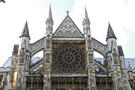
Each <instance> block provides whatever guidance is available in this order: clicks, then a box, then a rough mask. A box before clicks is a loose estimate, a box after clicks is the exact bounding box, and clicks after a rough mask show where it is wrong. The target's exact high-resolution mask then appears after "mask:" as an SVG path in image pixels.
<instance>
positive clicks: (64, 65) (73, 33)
mask: <svg viewBox="0 0 135 90" xmlns="http://www.w3.org/2000/svg"><path fill="white" fill-rule="evenodd" d="M53 24H54V23H53V18H52V11H51V6H50V7H49V15H48V18H47V20H46V33H45V36H43V37H42V38H41V39H39V40H37V41H36V42H34V43H30V35H29V29H28V24H27V22H26V24H25V26H24V29H23V31H22V34H21V36H20V39H21V43H20V44H19V45H18V44H15V45H14V48H13V53H12V62H11V63H12V64H11V66H10V67H8V68H3V67H2V68H0V80H1V87H0V89H1V90H135V70H134V71H133V70H132V68H131V66H130V64H129V65H128V68H126V66H125V58H124V54H123V50H122V46H119V45H117V38H116V36H115V34H114V32H113V29H112V27H111V25H110V24H109V25H108V32H107V38H106V41H107V44H103V43H101V42H99V41H98V40H96V39H95V38H93V37H92V35H91V29H90V20H89V17H88V13H87V10H86V8H85V15H84V19H83V23H82V25H83V34H82V32H81V31H80V30H79V29H78V27H77V26H76V24H75V23H74V22H73V20H72V19H71V18H70V16H69V12H68V11H67V15H66V17H65V19H64V20H63V21H62V23H61V24H60V25H59V27H58V28H57V29H56V30H55V32H54V33H53ZM40 51H43V57H42V58H41V59H40V60H38V61H36V62H33V61H32V57H33V56H34V55H35V54H37V53H39V52H40ZM94 52H97V53H99V54H101V55H102V56H103V58H104V61H103V62H104V63H101V62H100V61H97V60H96V59H95V58H94Z"/></svg>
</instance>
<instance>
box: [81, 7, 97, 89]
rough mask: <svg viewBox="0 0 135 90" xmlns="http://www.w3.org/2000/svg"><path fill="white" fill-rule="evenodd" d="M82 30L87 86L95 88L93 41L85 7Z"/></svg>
mask: <svg viewBox="0 0 135 90" xmlns="http://www.w3.org/2000/svg"><path fill="white" fill-rule="evenodd" d="M83 31H84V35H85V39H86V54H87V69H88V88H89V90H96V79H95V68H94V52H93V42H92V36H91V31H90V21H89V18H88V14H87V10H86V8H85V18H84V20H83Z"/></svg>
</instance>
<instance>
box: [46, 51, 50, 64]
mask: <svg viewBox="0 0 135 90" xmlns="http://www.w3.org/2000/svg"><path fill="white" fill-rule="evenodd" d="M45 57H46V58H45V60H46V62H45V63H50V57H51V55H50V53H46V56H45Z"/></svg>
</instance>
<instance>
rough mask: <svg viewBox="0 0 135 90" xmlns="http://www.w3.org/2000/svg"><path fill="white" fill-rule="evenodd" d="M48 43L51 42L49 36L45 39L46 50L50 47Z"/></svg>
mask: <svg viewBox="0 0 135 90" xmlns="http://www.w3.org/2000/svg"><path fill="white" fill-rule="evenodd" d="M50 42H51V38H50V35H47V37H46V49H50V47H51V44H50Z"/></svg>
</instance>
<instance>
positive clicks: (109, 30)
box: [106, 23, 117, 40]
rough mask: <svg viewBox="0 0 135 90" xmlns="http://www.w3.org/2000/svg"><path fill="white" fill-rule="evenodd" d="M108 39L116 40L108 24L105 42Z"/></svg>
mask: <svg viewBox="0 0 135 90" xmlns="http://www.w3.org/2000/svg"><path fill="white" fill-rule="evenodd" d="M109 38H115V39H117V38H116V36H115V34H114V32H113V30H112V27H111V25H110V23H109V25H108V32H107V37H106V40H108V39H109Z"/></svg>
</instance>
